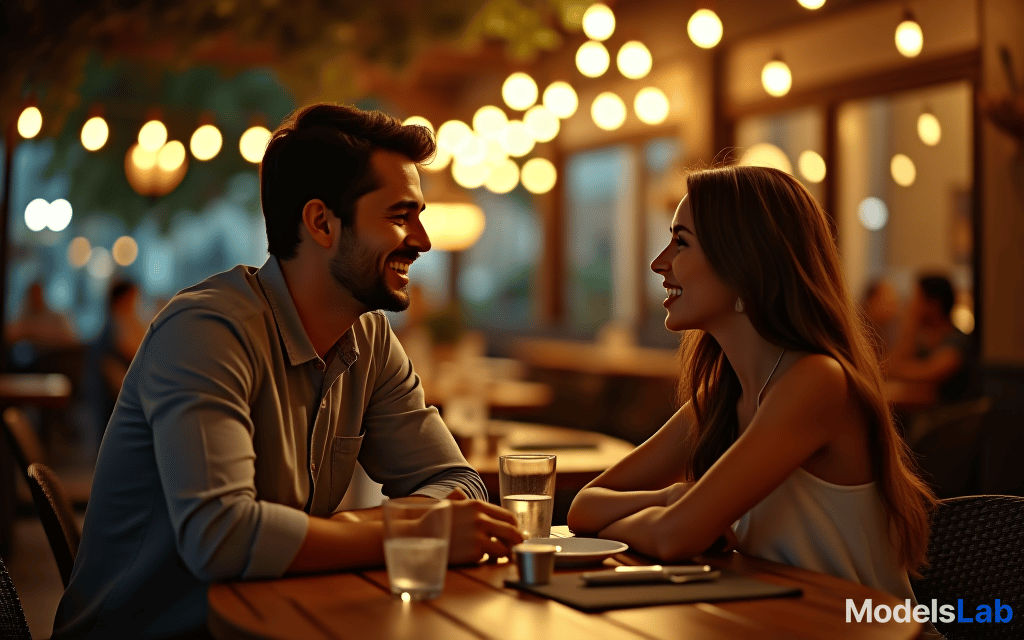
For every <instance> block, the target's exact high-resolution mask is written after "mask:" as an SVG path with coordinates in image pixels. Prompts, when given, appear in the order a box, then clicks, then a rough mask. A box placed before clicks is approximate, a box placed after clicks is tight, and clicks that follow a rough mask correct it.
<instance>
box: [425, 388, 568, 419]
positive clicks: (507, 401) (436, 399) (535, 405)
mask: <svg viewBox="0 0 1024 640" xmlns="http://www.w3.org/2000/svg"><path fill="white" fill-rule="evenodd" d="M424 390H425V392H426V393H425V396H424V400H425V402H426V404H428V405H435V406H437V407H441V408H442V413H443V412H444V410H443V407H444V401H445V398H444V396H443V395H442V394H440V393H437V392H436V389H435V386H434V385H429V384H424ZM554 396H555V393H554V391H553V390H552V389H551V386H550V385H547V384H544V383H543V382H530V381H529V380H493V381H491V382H489V383H488V384H487V406H488V408H490V409H491V410H492V411H523V410H531V409H543V408H544V407H546V406H548V405H549V404H551V400H552V399H553V398H554Z"/></svg>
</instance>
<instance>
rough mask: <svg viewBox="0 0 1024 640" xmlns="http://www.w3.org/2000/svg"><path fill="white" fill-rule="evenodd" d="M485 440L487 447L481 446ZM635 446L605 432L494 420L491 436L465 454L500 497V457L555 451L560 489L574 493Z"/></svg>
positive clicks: (494, 494)
mask: <svg viewBox="0 0 1024 640" xmlns="http://www.w3.org/2000/svg"><path fill="white" fill-rule="evenodd" d="M485 442H486V445H485V446H479V445H483V443H485ZM633 449H634V447H633V445H632V444H630V443H628V442H626V441H625V440H619V439H618V438H613V437H611V436H608V435H605V434H603V433H595V432H593V431H580V430H579V429H567V428H565V427H553V426H550V425H543V424H534V423H530V422H512V421H507V420H491V421H490V423H489V424H488V437H487V438H486V439H484V438H477V439H476V440H475V441H474V443H473V445H472V446H471V447H467V448H466V450H465V451H464V453H466V454H467V455H466V460H467V461H468V462H469V464H470V465H471V466H472V467H473V468H474V469H476V470H477V471H478V472H479V473H480V476H481V477H482V478H483V479H484V484H485V485H487V491H488V493H490V494H491V495H492V496H497V495H498V456H503V455H506V454H515V453H522V454H529V453H553V454H555V455H557V456H558V461H557V464H556V468H555V483H556V486H557V488H558V490H560V491H562V490H564V491H571V492H572V493H573V494H575V492H576V491H579V490H580V489H582V488H583V485H585V484H587V483H588V482H590V481H591V480H593V479H594V478H596V477H597V476H598V475H599V474H600V473H601V472H602V471H604V470H605V469H607V468H608V467H610V466H612V465H614V464H615V463H616V462H618V461H619V460H622V459H623V458H625V457H626V456H627V455H628V454H629V453H630V452H631V451H633Z"/></svg>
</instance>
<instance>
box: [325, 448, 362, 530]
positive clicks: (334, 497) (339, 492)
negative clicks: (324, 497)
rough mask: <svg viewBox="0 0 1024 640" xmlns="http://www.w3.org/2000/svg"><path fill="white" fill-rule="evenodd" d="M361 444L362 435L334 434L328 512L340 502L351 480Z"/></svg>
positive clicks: (332, 511) (331, 511)
mask: <svg viewBox="0 0 1024 640" xmlns="http://www.w3.org/2000/svg"><path fill="white" fill-rule="evenodd" d="M362 445H363V436H361V435H358V436H335V438H334V443H333V444H332V445H331V494H330V500H329V501H328V502H329V505H328V510H327V512H328V513H334V510H335V509H336V508H337V507H338V505H339V504H341V499H342V498H344V497H345V491H346V490H347V489H348V485H349V483H351V482H352V472H353V471H355V468H356V460H357V459H358V458H359V449H360V448H361V447H362Z"/></svg>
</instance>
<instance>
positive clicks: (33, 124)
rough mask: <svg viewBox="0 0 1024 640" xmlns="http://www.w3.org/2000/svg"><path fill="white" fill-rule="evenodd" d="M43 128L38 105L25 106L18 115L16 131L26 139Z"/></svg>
mask: <svg viewBox="0 0 1024 640" xmlns="http://www.w3.org/2000/svg"><path fill="white" fill-rule="evenodd" d="M42 129H43V114H42V113H41V112H40V111H39V108H38V107H25V110H24V111H22V112H21V115H20V116H18V133H19V134H20V135H21V137H22V138H25V139H26V140H27V139H29V138H34V137H36V136H37V135H39V132H40V131H41V130H42Z"/></svg>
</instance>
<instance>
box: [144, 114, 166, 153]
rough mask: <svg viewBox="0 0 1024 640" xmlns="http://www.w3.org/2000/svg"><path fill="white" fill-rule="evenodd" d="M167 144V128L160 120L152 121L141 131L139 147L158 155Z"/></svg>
mask: <svg viewBox="0 0 1024 640" xmlns="http://www.w3.org/2000/svg"><path fill="white" fill-rule="evenodd" d="M165 142H167V127H165V126H164V123H162V122H160V121H159V120H150V121H149V122H147V123H146V124H144V125H142V128H141V129H139V146H140V147H142V148H143V149H145V150H146V151H152V152H153V153H156V152H157V151H159V150H160V148H161V147H163V146H164V143H165Z"/></svg>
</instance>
